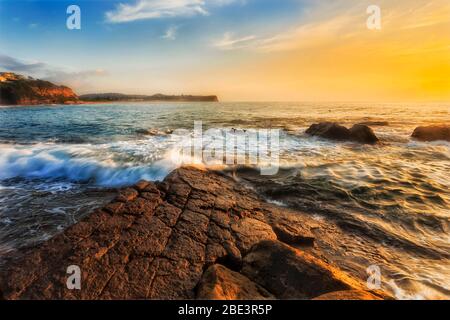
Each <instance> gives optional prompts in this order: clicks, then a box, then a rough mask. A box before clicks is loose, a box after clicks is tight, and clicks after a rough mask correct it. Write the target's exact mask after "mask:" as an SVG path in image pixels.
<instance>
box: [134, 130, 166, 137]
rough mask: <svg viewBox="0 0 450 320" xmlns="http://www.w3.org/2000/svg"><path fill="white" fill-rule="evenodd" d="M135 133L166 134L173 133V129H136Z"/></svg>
mask: <svg viewBox="0 0 450 320" xmlns="http://www.w3.org/2000/svg"><path fill="white" fill-rule="evenodd" d="M136 133H138V134H142V135H148V136H166V135H169V134H172V133H173V130H171V129H167V130H159V129H138V130H136Z"/></svg>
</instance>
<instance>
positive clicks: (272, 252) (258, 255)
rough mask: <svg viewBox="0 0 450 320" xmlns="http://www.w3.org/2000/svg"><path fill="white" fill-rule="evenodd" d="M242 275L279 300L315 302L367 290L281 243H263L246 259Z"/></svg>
mask: <svg viewBox="0 0 450 320" xmlns="http://www.w3.org/2000/svg"><path fill="white" fill-rule="evenodd" d="M242 273H243V274H244V275H245V276H247V277H248V278H249V279H250V280H252V281H254V282H256V283H257V284H259V285H261V286H262V287H264V288H266V289H267V290H269V292H271V293H273V294H274V295H275V296H276V297H277V298H279V299H312V298H314V297H317V296H320V295H322V294H325V293H329V292H334V291H342V290H352V289H353V290H354V289H358V290H364V286H363V285H362V284H361V283H359V282H358V281H356V280H353V279H351V278H349V277H348V276H346V275H345V274H344V273H343V272H341V271H340V270H338V269H335V268H334V267H332V266H330V265H328V264H327V263H325V262H323V261H320V260H318V259H316V258H314V257H313V256H311V255H310V254H308V253H306V252H303V251H300V250H297V249H294V248H292V247H290V246H288V245H286V244H283V243H281V242H279V241H262V242H260V243H258V244H257V245H255V246H254V247H253V248H252V250H251V251H250V253H249V254H248V255H247V256H246V257H245V258H244V265H243V268H242Z"/></svg>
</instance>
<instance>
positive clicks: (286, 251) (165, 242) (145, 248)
mask: <svg viewBox="0 0 450 320" xmlns="http://www.w3.org/2000/svg"><path fill="white" fill-rule="evenodd" d="M304 220H305V219H300V218H299V215H298V212H296V211H291V210H289V209H286V208H279V207H276V206H274V205H271V204H268V203H266V202H264V201H262V200H261V199H260V198H259V197H258V195H257V194H255V192H254V191H252V190H250V189H247V188H245V187H244V186H242V185H240V184H237V183H236V182H235V181H234V180H232V179H231V178H227V177H225V176H223V175H220V174H218V173H214V172H209V171H204V170H199V169H195V168H180V169H178V170H176V171H174V172H172V173H171V174H170V175H169V176H168V177H167V178H166V179H165V180H164V181H163V182H161V183H158V184H154V183H150V182H145V181H140V182H139V183H138V184H137V185H136V186H134V187H133V188H126V189H123V190H122V191H120V192H119V195H118V197H117V198H116V199H115V200H113V202H112V203H110V204H109V205H107V206H105V207H104V208H103V209H98V210H95V211H94V212H92V213H91V214H90V215H88V216H87V217H86V218H84V219H83V220H82V221H80V222H79V223H77V224H75V225H73V226H72V227H70V228H68V229H67V230H65V231H64V232H63V233H61V234H59V235H57V236H55V237H53V238H52V239H50V240H48V241H47V242H44V243H42V244H40V245H38V246H36V247H34V248H28V249H22V250H20V251H19V252H14V253H9V255H8V256H2V261H4V263H3V265H2V269H0V292H1V298H2V299H194V298H201V299H271V298H274V297H275V298H281V299H284V298H289V299H290V298H314V297H317V296H320V295H322V294H326V293H329V292H334V291H341V290H363V284H361V283H360V282H359V281H357V280H354V279H352V278H350V277H348V276H346V275H345V274H344V273H343V272H341V271H340V270H338V269H336V268H334V267H332V266H330V265H329V264H327V263H324V262H322V261H321V260H319V259H318V258H314V257H312V256H311V255H309V254H306V253H304V252H300V251H298V250H296V249H294V248H293V247H290V246H288V245H286V244H283V243H282V242H280V241H278V240H276V239H277V235H276V232H274V231H273V229H274V228H275V229H276V230H278V233H279V234H280V235H282V238H286V239H288V241H291V240H295V241H297V240H298V239H290V238H289V237H294V238H295V232H300V233H302V231H301V230H302V228H303V229H305V230H307V229H308V227H307V226H306V224H305V221H304ZM286 225H289V226H290V228H289V230H288V231H286V230H287V229H286V227H284V229H283V230H284V231H279V229H282V228H283V227H282V226H286ZM292 230H295V232H294V231H292ZM287 235H288V236H287ZM303 235H306V233H303ZM281 240H282V239H281ZM295 241H294V242H295ZM69 266H78V267H79V268H80V271H81V283H80V284H81V289H80V290H70V289H68V288H67V281H68V278H69V277H70V274H68V273H67V272H68V269H67V268H68V267H69ZM232 270H234V271H232Z"/></svg>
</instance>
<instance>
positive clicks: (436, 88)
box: [0, 0, 450, 102]
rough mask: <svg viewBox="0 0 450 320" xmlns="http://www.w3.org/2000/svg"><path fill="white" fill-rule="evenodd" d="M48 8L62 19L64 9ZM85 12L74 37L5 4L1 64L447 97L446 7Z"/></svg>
mask: <svg viewBox="0 0 450 320" xmlns="http://www.w3.org/2000/svg"><path fill="white" fill-rule="evenodd" d="M122 2H124V3H126V4H127V5H125V6H123V5H120V3H122ZM47 5H48V6H51V8H52V10H53V11H55V12H61V13H62V14H63V15H65V14H66V13H65V7H64V6H62V5H60V3H59V2H54V1H50V2H48V4H47ZM370 5H378V6H379V8H380V9H381V29H380V30H369V29H368V28H367V25H366V21H367V19H368V18H369V14H368V13H367V12H366V11H367V8H368V6H370ZM57 6H61V8H59V9H58V8H57ZM80 6H81V12H82V17H83V18H82V21H83V25H82V29H81V30H79V31H76V32H74V31H68V30H67V29H66V28H65V24H64V23H61V21H62V19H61V17H59V16H58V17H56V16H54V15H49V12H53V11H49V10H44V9H46V7H42V5H38V4H37V3H35V2H23V3H21V5H20V6H14V2H12V4H11V3H9V6H6V4H3V7H2V6H0V9H1V10H0V27H1V28H2V30H4V32H2V37H0V48H2V49H1V51H0V67H1V69H5V68H6V69H8V67H9V69H10V71H19V72H18V73H21V72H22V73H28V74H29V75H32V76H37V77H41V78H44V79H48V80H51V81H55V82H58V83H62V84H66V85H68V86H71V87H73V88H74V89H75V91H76V92H77V93H91V92H124V93H138V94H153V93H157V92H160V93H166V94H181V93H184V94H217V95H219V98H220V99H221V100H224V101H231V100H234V101H380V102H383V101H385V102H391V101H392V102H394V101H406V102H408V101H450V80H449V79H450V1H449V0H395V1H394V0H377V1H374V0H264V1H262V0H261V1H260V0H208V1H201V0H183V1H178V0H164V1H163V0H139V1H137V0H117V1H116V0H111V1H106V2H104V1H92V2H82V3H81V4H80ZM25 13H26V15H25ZM22 15H23V16H22ZM30 16H31V17H35V18H33V19H32V20H30ZM9 31H10V32H9ZM17 34H18V35H20V36H16V35H17ZM14 68H15V69H14Z"/></svg>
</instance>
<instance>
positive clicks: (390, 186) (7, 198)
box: [0, 102, 450, 299]
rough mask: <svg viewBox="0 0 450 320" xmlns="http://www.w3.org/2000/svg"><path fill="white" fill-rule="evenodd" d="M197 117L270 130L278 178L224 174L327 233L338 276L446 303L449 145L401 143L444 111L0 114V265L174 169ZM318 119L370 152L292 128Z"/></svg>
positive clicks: (425, 107) (176, 108)
mask: <svg viewBox="0 0 450 320" xmlns="http://www.w3.org/2000/svg"><path fill="white" fill-rule="evenodd" d="M195 121H201V122H202V126H203V129H204V130H205V131H206V130H208V129H215V130H216V131H218V132H232V134H234V135H239V134H245V132H247V131H249V130H252V129H272V130H276V129H277V130H279V133H280V145H279V166H280V169H279V171H278V172H277V174H276V175H273V176H261V175H260V174H258V172H257V171H256V170H255V168H245V167H242V166H241V167H238V168H235V167H234V166H232V165H229V166H228V168H227V167H223V168H222V169H223V170H227V169H228V170H232V174H233V176H234V177H235V178H236V179H237V180H238V181H242V183H246V184H248V185H249V186H251V187H252V188H255V190H257V191H258V192H259V193H260V194H261V195H262V196H263V197H265V198H266V199H267V201H270V202H273V203H276V204H278V205H281V206H287V207H292V208H295V209H297V210H300V211H303V212H305V213H306V214H310V215H311V217H312V218H313V219H316V220H317V221H323V222H326V223H327V224H328V225H333V226H336V228H337V229H336V230H339V233H338V234H337V237H339V239H335V241H330V243H329V247H330V248H329V251H328V252H329V256H328V258H329V260H331V261H332V262H334V263H336V264H337V265H338V266H339V267H341V268H343V269H344V270H346V271H348V272H349V273H353V274H355V275H357V276H358V277H361V278H363V279H364V276H365V270H366V268H367V267H369V266H371V265H376V266H379V267H380V268H381V271H382V276H383V283H385V284H386V285H387V286H388V288H389V290H390V291H391V292H393V294H395V295H396V297H397V298H409V299H411V298H417V299H430V298H447V299H448V298H450V232H449V231H450V229H449V227H450V175H449V172H450V143H448V142H444V141H436V142H428V143H425V142H418V141H414V140H412V139H411V138H410V136H411V133H412V132H413V130H414V128H416V127H417V126H420V125H431V124H449V123H450V105H449V104H439V103H435V104H404V103H391V104H386V103H385V104H381V103H295V102H292V103H287V102H283V103H281V102H279V103H273V102H258V103H248V102H245V103H237V102H233V103H231V102H230V103H227V102H222V103H126V104H124V103H117V104H93V105H64V106H59V105H56V106H23V107H1V108H0V260H1V256H2V255H4V254H5V253H8V252H11V251H14V250H16V249H18V248H22V247H27V246H31V245H35V244H37V243H39V242H42V241H44V240H46V239H49V238H50V237H52V236H53V235H55V234H56V233H58V232H61V231H62V230H64V229H65V228H66V227H68V226H70V225H72V224H73V223H75V222H76V221H79V220H80V219H81V218H82V217H84V216H85V215H86V214H87V213H89V212H90V211H92V209H93V208H96V207H100V206H102V205H104V204H106V203H107V202H109V201H110V200H111V199H112V198H113V197H114V190H115V188H118V187H123V186H127V185H132V184H134V183H136V182H137V181H139V180H141V179H146V180H152V181H156V180H162V179H164V177H165V176H166V175H167V174H169V173H170V172H171V171H172V170H174V169H176V168H177V167H178V166H179V165H180V163H181V161H180V156H179V151H180V150H179V141H180V139H182V138H183V137H182V136H183V135H186V132H187V135H189V133H191V132H193V130H194V122H195ZM322 121H335V122H339V123H340V124H342V125H346V126H348V127H349V126H351V125H353V124H356V123H361V122H370V123H371V127H372V129H373V130H374V131H375V133H376V135H377V136H378V137H379V138H380V140H381V143H380V144H378V145H361V144H357V143H353V142H335V141H327V140H323V139H320V138H316V137H310V136H308V135H306V134H305V133H304V132H305V130H306V129H307V128H308V127H309V126H310V125H311V124H313V123H318V122H322ZM180 129H183V130H184V133H183V134H181V133H180ZM237 148H238V149H239V145H238V147H237ZM238 152H239V150H238ZM249 152H250V153H251V152H253V151H252V150H249ZM194 160H195V161H197V162H198V161H200V162H201V159H200V160H199V159H194ZM194 160H193V161H194ZM183 161H184V162H185V163H186V162H189V159H187V160H186V159H185V158H183ZM261 165H262V166H264V164H261ZM230 167H233V168H230ZM333 230H334V229H333ZM333 242H334V243H333Z"/></svg>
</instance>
